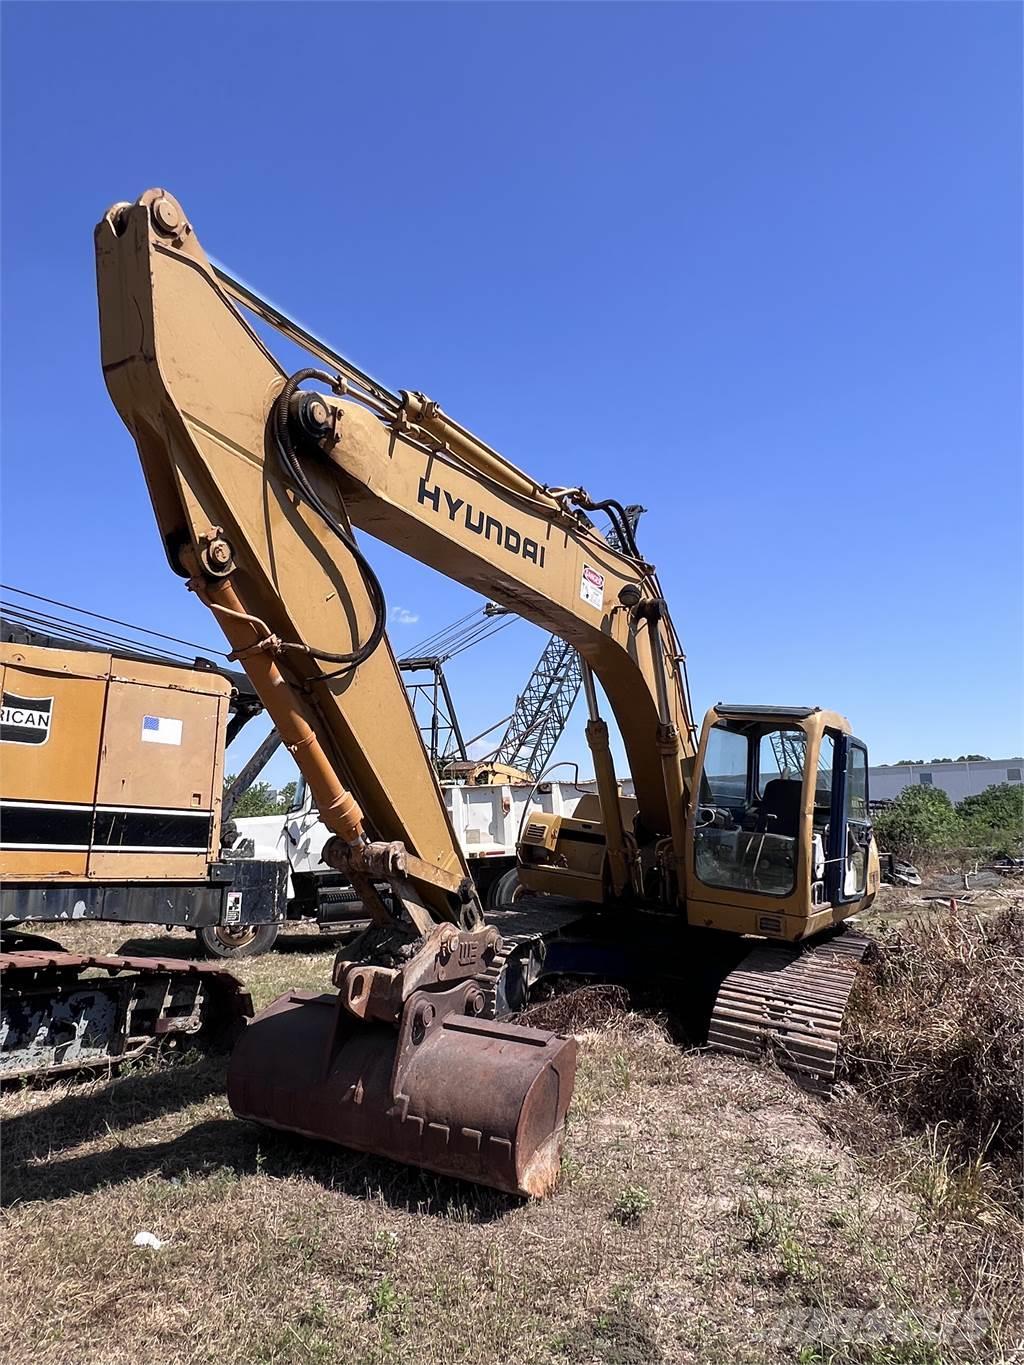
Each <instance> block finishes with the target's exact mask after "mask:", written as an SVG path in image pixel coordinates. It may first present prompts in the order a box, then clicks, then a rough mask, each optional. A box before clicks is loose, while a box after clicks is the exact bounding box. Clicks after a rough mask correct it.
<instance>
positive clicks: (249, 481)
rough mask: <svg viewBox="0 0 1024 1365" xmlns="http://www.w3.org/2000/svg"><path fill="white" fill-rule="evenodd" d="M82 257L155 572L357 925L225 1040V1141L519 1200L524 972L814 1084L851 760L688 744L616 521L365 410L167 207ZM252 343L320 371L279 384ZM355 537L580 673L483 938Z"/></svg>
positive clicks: (347, 372) (834, 744)
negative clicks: (587, 769) (267, 731)
mask: <svg viewBox="0 0 1024 1365" xmlns="http://www.w3.org/2000/svg"><path fill="white" fill-rule="evenodd" d="M96 253H97V274H98V287H99V300H100V332H101V342H102V355H103V368H104V374H105V377H106V381H107V386H108V389H109V391H110V394H111V397H112V399H113V401H114V404H115V406H116V407H117V409H118V411H119V413H120V414H121V417H122V418H123V420H124V422H125V424H126V426H127V427H128V429H129V431H130V432H131V434H132V436H133V438H134V440H135V442H136V445H137V447H138V451H139V455H140V458H141V460H142V465H143V469H144V472H145V476H146V481H147V485H148V489H149V493H150V497H151V499H152V502H153V507H154V511H155V513H156V518H157V522H158V526H159V529H160V533H161V536H162V539H163V543H164V547H165V552H166V554H167V558H168V562H169V563H170V566H171V568H172V569H173V571H174V572H175V573H177V574H179V575H180V576H181V577H183V578H184V579H185V580H186V583H187V586H188V588H189V589H190V590H191V591H192V592H193V593H195V595H196V596H197V597H198V599H199V600H200V601H202V602H203V603H204V604H205V605H206V606H207V607H208V608H209V609H210V611H211V612H212V613H213V615H214V617H215V618H216V620H217V621H218V623H219V625H220V626H221V628H222V630H223V632H224V634H225V636H226V637H227V639H228V641H229V643H230V647H231V651H232V652H231V655H230V657H231V658H232V659H233V660H237V661H238V662H240V663H241V665H242V666H243V667H244V669H245V671H246V673H247V674H248V676H249V679H250V681H251V682H252V684H253V687H254V689H255V690H256V692H257V693H258V695H259V697H260V699H261V701H262V702H263V704H264V706H265V707H266V709H267V711H268V713H269V714H270V716H271V717H272V719H273V721H274V723H275V725H276V727H277V729H278V731H279V732H280V734H281V736H282V739H283V741H284V743H285V744H286V745H287V747H288V749H289V750H290V752H291V753H292V755H293V756H294V758H295V761H296V762H297V764H298V766H299V767H300V769H301V770H302V772H303V774H304V776H305V779H306V781H307V783H308V785H309V787H310V789H311V791H312V793H313V796H314V798H315V801H316V804H317V807H318V810H319V813H320V818H321V820H322V821H323V823H324V824H325V826H326V827H327V829H328V830H329V831H330V833H331V835H332V836H333V837H332V838H331V839H330V840H329V841H328V843H327V845H326V846H325V851H324V855H323V856H324V861H325V863H326V864H327V865H328V866H329V867H331V868H332V869H333V870H334V871H336V872H338V873H341V874H343V875H344V876H345V877H346V878H347V880H348V881H349V882H350V883H351V885H352V886H353V888H354V889H355V890H356V891H357V892H358V893H359V895H360V898H361V899H362V901H363V903H364V905H365V906H366V909H367V911H368V913H369V915H370V916H371V918H372V924H371V926H370V928H369V929H368V930H366V931H365V933H364V934H362V935H361V936H360V938H359V939H357V940H356V941H355V942H354V943H352V944H349V945H346V947H345V948H344V949H343V950H342V952H341V953H340V954H339V956H338V959H337V961H336V963H335V969H334V986H335V992H334V993H333V994H326V995H312V996H308V995H299V994H294V993H293V994H289V995H286V996H283V997H282V998H281V999H279V1000H277V1001H276V1002H274V1004H272V1005H271V1006H270V1007H269V1009H266V1010H264V1011H263V1012H262V1013H261V1014H260V1015H258V1016H257V1017H256V1019H255V1020H254V1021H253V1022H252V1023H251V1024H250V1025H249V1026H248V1027H247V1028H246V1030H245V1032H244V1034H243V1036H242V1038H241V1039H240V1041H239V1043H238V1045H237V1047H236V1049H235V1053H234V1056H233V1059H232V1063H231V1068H230V1077H229V1095H230V1099H231V1103H232V1106H233V1108H234V1109H235V1112H236V1113H238V1114H240V1115H243V1116H245V1117H249V1118H253V1119H256V1120H258V1121H259V1122H262V1123H266V1124H269V1125H272V1126H276V1127H281V1128H287V1129H289V1130H291V1131H297V1132H300V1133H305V1134H309V1135H311V1136H315V1137H322V1138H328V1139H330V1140H333V1141H336V1142H340V1143H342V1144H344V1145H346V1146H349V1147H354V1148H357V1149H362V1150H367V1151H374V1152H380V1153H383V1154H386V1155H389V1156H392V1157H394V1158H396V1159H398V1160H401V1161H407V1162H411V1163H413V1164H416V1165H420V1166H423V1167H425V1168H427V1169H430V1170H432V1171H436V1172H439V1173H442V1174H448V1175H455V1176H462V1177H465V1178H468V1179H471V1180H474V1181H478V1182H480V1183H483V1184H490V1185H494V1186H496V1187H498V1188H500V1189H503V1190H507V1191H510V1192H515V1193H521V1194H531V1195H537V1194H544V1193H546V1192H547V1191H549V1190H550V1189H551V1188H552V1187H553V1185H554V1183H555V1181H556V1179H557V1174H558V1168H559V1158H560V1151H561V1144H562V1137H563V1132H564V1123H565V1115H566V1111H567V1108H568V1105H569V1101H570V1097H571V1093H572V1085H573V1078H574V1073H575V1064H576V1046H575V1043H574V1041H573V1040H572V1039H571V1038H565V1037H561V1036H558V1035H556V1034H552V1033H548V1032H544V1031H542V1030H538V1029H533V1028H528V1027H523V1026H521V1025H519V1024H517V1023H514V1022H510V1021H509V1016H510V1015H511V1016H514V1014H515V1012H516V1011H517V1010H519V1009H521V1008H522V1006H523V1005H524V1004H525V1002H526V1000H527V999H528V995H529V990H530V988H531V986H532V985H533V984H535V983H536V981H537V980H539V979H540V977H541V976H544V975H553V974H571V975H582V976H585V977H591V978H595V979H601V980H652V979H659V980H661V981H664V982H668V983H669V984H670V987H671V989H672V990H673V991H674V992H675V994H676V996H677V999H678V1001H679V1003H680V1005H681V1006H684V1007H687V1008H691V1007H692V1008H694V1009H697V1010H700V1009H703V1010H704V1014H705V1018H708V1017H710V1019H711V1024H710V1031H709V1035H708V1036H709V1040H710V1041H711V1042H712V1043H713V1044H715V1045H717V1046H721V1047H724V1048H725V1049H727V1050H730V1051H734V1052H738V1053H740V1054H742V1055H747V1056H751V1055H760V1054H761V1052H762V1051H764V1050H771V1051H774V1052H775V1053H776V1054H777V1055H779V1056H780V1057H781V1058H782V1060H783V1061H784V1063H785V1064H786V1065H787V1066H789V1068H790V1069H792V1070H793V1071H794V1072H795V1073H797V1074H800V1075H801V1076H802V1077H803V1078H804V1079H805V1080H806V1081H808V1082H809V1083H811V1084H812V1085H815V1086H817V1087H818V1088H826V1087H827V1085H828V1084H829V1082H830V1080H831V1077H832V1076H833V1075H834V1070H835V1051H836V1048H835V1044H836V1040H837V1037H838V1028H839V1024H840V1022H841V1014H842V1006H843V1003H844V1001H845V998H846V995H847V994H848V991H849V987H850V983H851V980H852V973H851V964H854V963H855V962H856V960H857V958H858V956H859V955H860V953H861V952H862V951H863V949H862V947H861V946H860V944H859V941H858V940H857V939H856V938H855V937H853V936H852V935H850V934H849V933H848V931H847V930H846V929H845V924H846V922H847V921H848V920H849V919H850V917H851V916H852V915H854V914H855V913H856V912H857V911H858V910H859V909H863V908H865V907H866V906H867V905H869V904H870V902H871V899H872V897H873V895H874V892H875V890H876V889H877V885H878V858H877V852H876V851H875V848H874V844H873V840H872V837H871V829H870V821H869V819H868V815H867V811H868V806H867V755H866V750H865V749H864V746H863V745H861V744H860V742H859V741H857V740H855V739H854V738H853V736H852V734H851V731H850V727H849V725H848V723H847V722H846V721H845V719H844V718H843V717H842V716H840V715H838V714H836V713H834V712H831V711H824V710H821V709H820V708H816V707H771V706H769V707H765V706H729V705H725V704H719V705H718V706H716V707H713V708H712V709H711V710H710V711H709V712H708V714H707V716H706V717H705V720H704V724H703V727H702V728H700V729H698V726H697V724H696V722H695V720H694V716H693V711H692V707H691V704H690V698H689V688H688V682H687V677H686V662H685V655H684V653H683V650H682V646H681V644H680V642H679V639H678V636H677V635H676V632H675V628H674V626H673V624H672V620H671V616H670V614H669V610H668V607H667V605H666V602H665V598H664V594H663V592H662V589H661V586H660V584H659V581H658V577H657V574H656V572H655V569H654V567H653V566H652V565H651V564H649V563H648V562H647V561H646V560H645V559H644V557H643V556H642V554H641V553H640V550H639V547H638V546H637V543H636V538H635V534H634V528H633V525H632V524H631V523H630V519H629V516H628V514H627V512H626V510H625V508H624V507H623V506H622V504H620V503H619V502H617V501H615V500H612V499H605V500H597V499H594V498H592V497H591V496H590V495H589V494H588V493H587V491H586V490H585V489H584V488H582V487H580V486H574V487H552V486H550V485H549V484H547V483H544V482H541V481H539V480H537V479H534V478H532V477H530V476H529V475H527V474H525V473H524V472H523V471H522V470H520V469H518V468H516V467H515V466H514V465H512V464H510V463H509V462H508V461H507V460H506V459H505V458H504V457H503V456H501V455H500V454H498V452H497V451H495V450H493V449H492V448H491V447H490V446H488V445H486V444H485V443H484V442H483V441H481V440H480V439H479V438H478V437H476V436H475V435H474V434H473V433H472V432H470V431H468V430H467V429H466V428H464V427H462V426H461V425H460V424H459V423H458V422H456V421H455V420H454V419H453V418H451V417H450V416H449V415H448V414H447V413H445V412H444V411H443V410H442V409H441V408H440V407H439V406H438V405H437V404H436V403H435V402H433V401H432V400H430V399H428V398H426V397H425V396H424V395H423V394H420V393H415V392H410V391H405V390H403V391H400V392H398V393H395V392H392V391H390V390H389V389H387V388H386V387H385V386H383V385H381V384H380V383H378V382H377V381H376V380H374V379H373V378H372V377H371V376H370V375H368V374H367V373H366V372H365V371H363V370H361V369H360V368H358V367H357V366H355V365H354V364H352V362H351V361H349V360H347V359H345V358H344V357H343V356H341V355H339V354H338V353H337V352H336V351H334V350H332V349H331V348H330V347H329V346H327V345H325V343H323V342H322V341H320V340H319V339H318V338H316V337H314V336H312V335H311V334H310V333H308V332H306V331H304V330H303V329H302V328H301V327H299V326H298V324H296V323H295V322H294V321H292V320H291V319H289V318H287V317H286V316H285V315H284V314H282V313H280V312H279V311H278V310H276V309H275V308H273V307H272V306H271V305H270V304H268V303H267V302H266V301H265V300H264V299H262V298H260V296H259V295H257V294H256V293H254V292H253V291H252V290H250V289H249V288H248V287H247V286H244V285H242V284H241V283H240V282H239V281H237V280H235V279H233V278H232V277H231V276H230V275H229V274H228V273H227V272H226V271H224V270H223V269H222V268H221V267H218V266H215V265H213V264H212V263H211V262H210V260H209V259H208V258H207V256H206V255H205V253H204V251H203V249H202V247H201V246H200V244H199V242H198V239H197V238H196V235H195V232H194V230H193V228H192V225H191V223H190V222H189V221H188V219H187V218H186V216H185V213H184V211H183V210H182V208H181V205H180V204H179V203H178V202H177V201H176V200H175V199H174V198H173V197H172V196H170V195H169V194H167V193H166V192H165V191H164V190H150V191H147V192H146V193H145V194H144V195H143V196H142V197H141V198H140V199H139V200H138V201H136V202H135V203H133V204H117V205H115V206H114V207H113V208H112V209H111V210H110V211H109V212H108V213H107V214H106V215H105V217H104V218H103V220H102V221H101V222H100V223H99V224H98V226H97V229H96ZM254 319H258V320H259V321H260V323H262V324H266V325H269V326H270V327H272V328H274V329H276V330H277V331H278V332H280V333H281V334H283V335H284V336H285V337H286V338H287V339H288V340H289V341H290V342H293V343H296V344H298V345H299V346H301V347H302V348H304V349H305V351H306V352H307V353H309V354H310V355H311V356H312V357H313V359H314V360H315V361H316V362H317V365H316V367H315V368H314V367H310V368H306V369H302V370H299V371H297V372H295V373H293V374H290V375H289V374H287V373H286V372H285V371H284V370H283V369H282V367H281V366H280V365H279V363H278V362H277V361H276V360H275V358H274V356H273V355H272V354H271V352H270V351H269V350H268V348H267V346H266V344H265V342H264V340H263V338H262V335H261V334H260V333H259V332H258V331H257V329H256V325H255V321H254ZM311 385H312V386H313V387H312V388H311V387H310V386H311ZM623 416H625V414H623ZM598 512H600V513H603V514H604V515H605V516H606V517H608V518H609V519H610V521H611V524H612V528H613V532H614V535H613V536H612V537H611V538H610V539H609V538H606V537H605V536H604V535H602V534H601V532H600V531H599V530H598V529H597V527H596V525H595V522H594V521H593V519H592V514H595V513H598ZM357 530H358V531H361V532H366V533H369V534H370V535H372V536H375V537H377V538H379V539H381V540H384V541H385V542H387V543H388V544H390V545H392V546H393V547H396V548H398V549H400V550H403V551H405V552H406V553H407V554H409V555H411V556H412V557H414V558H416V559H418V560H419V561H421V562H422V563H424V564H426V565H428V566H430V567H432V568H434V569H436V570H438V571H440V572H441V573H443V574H446V575H447V576H448V577H450V578H452V579H455V580H456V581H457V582H459V583H462V584H464V585H466V586H468V587H470V588H472V589H475V590H477V591H479V592H481V593H482V594H484V595H485V596H486V597H487V598H488V599H491V600H493V601H495V602H497V603H498V604H499V605H501V606H502V607H504V608H506V609H508V610H510V611H514V612H517V613H518V614H519V615H521V616H523V617H525V618H526V619H528V620H531V621H533V622H534V623H535V624H537V625H538V626H541V627H542V628H544V629H545V630H547V631H549V632H551V633H552V634H553V635H555V636H557V637H558V638H559V639H561V640H564V641H565V642H566V643H567V645H568V646H571V648H572V649H573V650H574V651H576V653H577V655H578V657H579V660H580V673H581V681H582V687H583V691H584V694H585V697H586V703H587V711H588V717H589V719H588V723H587V728H586V737H587V742H588V745H589V748H590V752H591V757H592V761H593V765H594V771H595V775H596V785H597V796H596V797H591V798H584V800H583V801H581V803H580V805H579V807H578V808H577V810H576V811H575V812H574V814H573V816H571V817H556V816H551V815H547V816H545V815H543V814H542V813H539V812H531V813H530V814H529V816H528V818H527V823H526V827H525V829H524V830H523V831H522V832H521V839H520V844H519V850H518V856H519V876H520V880H521V883H522V885H523V887H524V888H525V891H526V893H527V894H526V895H525V896H524V898H523V899H522V900H520V901H519V902H517V904H516V905H515V906H514V907H513V909H512V910H511V911H507V912H499V913H498V914H497V915H495V916H492V918H491V920H490V922H487V921H486V920H485V917H484V913H483V908H482V906H481V904H480V902H479V899H478V897H477V894H476V892H475V889H474V887H473V884H472V881H471V880H470V878H469V877H468V875H467V867H466V863H465V859H464V857H463V855H462V853H461V851H460V848H459V845H458V842H457V840H456V838H455V835H454V832H453V830H452V827H451V823H450V820H449V818H448V814H447V811H446V809H445V804H444V801H443V799H442V795H441V792H440V790H439V788H438V784H437V780H436V777H435V774H434V772H433V769H432V768H431V765H430V763H429V759H428V757H427V755H426V753H425V751H424V749H423V745H422V741H421V738H420V735H419V731H418V727H417V724H416V720H415V717H414V716H413V714H412V711H411V709H410V706H409V703H408V699H407V697H406V693H405V689H404V686H403V683H402V678H401V674H400V672H399V669H398V666H397V664H396V660H395V658H394V655H393V653H392V651H391V648H390V645H389V643H388V640H387V636H386V632H385V619H386V605H385V601H384V594H383V590H382V588H381V585H380V583H379V581H378V579H377V577H376V574H375V572H374V570H373V567H372V565H371V564H370V562H369V560H368V559H367V557H366V555H365V553H364V551H363V549H362V547H361V543H360V542H359V541H358V540H357V538H356V534H355V533H356V531H357ZM599 689H600V690H599ZM605 701H606V702H607V704H608V705H609V706H610V709H611V711H612V713H613V714H614V718H615V721H616V723H617V727H618V731H619V734H620V736H621V739H622V743H623V747H624V749H625V753H626V758H627V762H628V765H629V769H630V775H631V777H632V779H633V787H634V793H635V795H634V797H632V798H630V799H629V800H625V799H623V798H622V797H621V796H620V788H619V783H618V778H617V775H616V771H615V763H614V760H613V756H612V746H611V741H610V731H609V726H608V722H607V720H606V719H605V718H604V716H603V715H602V706H603V704H604V702H605ZM381 886H385V887H386V888H387V891H386V893H384V894H382V893H381V892H380V891H379V888H380V887H381ZM805 944H806V945H808V947H806V948H804V947H801V946H800V945H805Z"/></svg>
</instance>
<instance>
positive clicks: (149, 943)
mask: <svg viewBox="0 0 1024 1365" xmlns="http://www.w3.org/2000/svg"><path fill="white" fill-rule="evenodd" d="M340 945H341V937H340V935H336V934H319V933H315V934H282V935H280V937H279V938H278V939H277V942H276V943H275V944H274V946H273V948H272V949H271V951H270V953H266V954H260V956H266V957H269V956H271V955H272V954H274V953H282V954H285V955H287V954H288V953H324V954H327V953H336V952H337V951H338V948H339V947H340ZM117 952H119V953H123V954H124V955H125V956H126V957H132V956H138V957H168V958H175V959H179V958H180V959H181V960H182V961H187V962H194V961H199V962H214V963H218V964H219V965H220V966H222V967H223V968H224V969H225V971H231V967H232V959H231V958H230V957H225V958H211V957H210V956H209V955H208V954H207V953H205V952H203V950H202V949H201V948H200V947H199V945H198V943H197V942H196V941H195V939H191V938H172V937H171V936H170V935H169V934H167V935H164V934H161V935H159V936H156V935H154V936H153V937H152V938H130V939H126V940H125V942H124V943H122V944H121V946H120V948H118V949H117ZM256 960H257V959H256V958H251V957H247V958H239V959H238V961H239V962H255V961H256Z"/></svg>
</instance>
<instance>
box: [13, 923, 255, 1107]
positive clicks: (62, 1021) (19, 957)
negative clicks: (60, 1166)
mask: <svg viewBox="0 0 1024 1365" xmlns="http://www.w3.org/2000/svg"><path fill="white" fill-rule="evenodd" d="M0 986H2V991H3V1001H2V1011H0V1081H8V1080H21V1079H24V1078H29V1077H41V1076H51V1075H61V1074H64V1073H67V1072H71V1071H78V1070H82V1069H88V1068H93V1067H97V1066H106V1065H111V1064H116V1063H120V1062H126V1061H131V1060H133V1059H135V1058H137V1057H140V1056H141V1055H142V1054H143V1053H144V1052H147V1051H149V1050H150V1049H153V1048H155V1047H157V1045H159V1044H165V1045H166V1044H169V1045H171V1046H172V1047H173V1046H177V1045H179V1044H181V1043H182V1042H185V1041H187V1042H188V1043H189V1044H190V1045H197V1046H201V1047H221V1046H227V1045H229V1044H230V1043H231V1042H233V1041H234V1039H235V1038H236V1037H237V1035H238V1033H239V1032H240V1031H241V1029H242V1028H244V1026H245V1023H246V1021H247V1020H248V1019H250V1018H251V1017H252V1012H253V1009H252V1000H251V998H250V996H249V992H248V991H247V990H245V988H244V987H243V986H242V984H241V982H240V981H238V979H237V978H236V977H234V976H232V975H231V973H230V972H226V971H224V969H223V968H221V967H217V966H215V965H214V964H213V963H207V962H182V961H175V960H173V959H166V958H154V957H120V956H92V955H88V954H82V953H67V952H63V951H51V950H39V949H37V950H31V951H20V952H7V953H0Z"/></svg>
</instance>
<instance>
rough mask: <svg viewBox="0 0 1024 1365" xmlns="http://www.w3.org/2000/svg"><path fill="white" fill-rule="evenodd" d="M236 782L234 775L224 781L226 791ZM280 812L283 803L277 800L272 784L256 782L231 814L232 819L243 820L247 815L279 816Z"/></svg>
mask: <svg viewBox="0 0 1024 1365" xmlns="http://www.w3.org/2000/svg"><path fill="white" fill-rule="evenodd" d="M234 780H235V779H234V775H231V776H229V777H226V778H225V779H224V790H225V791H227V789H228V787H230V786H231V784H232V782H234ZM280 811H281V803H280V801H279V800H278V798H277V792H276V791H275V790H274V788H273V787H272V786H271V785H270V783H269V782H254V783H253V784H252V786H251V787H250V788H249V790H248V791H247V792H246V793H245V795H244V796H242V797H240V798H239V800H238V802H237V804H236V805H235V808H234V810H233V811H232V812H231V818H232V819H233V820H241V819H243V818H244V817H245V816H247V815H277V814H279V813H280Z"/></svg>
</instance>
